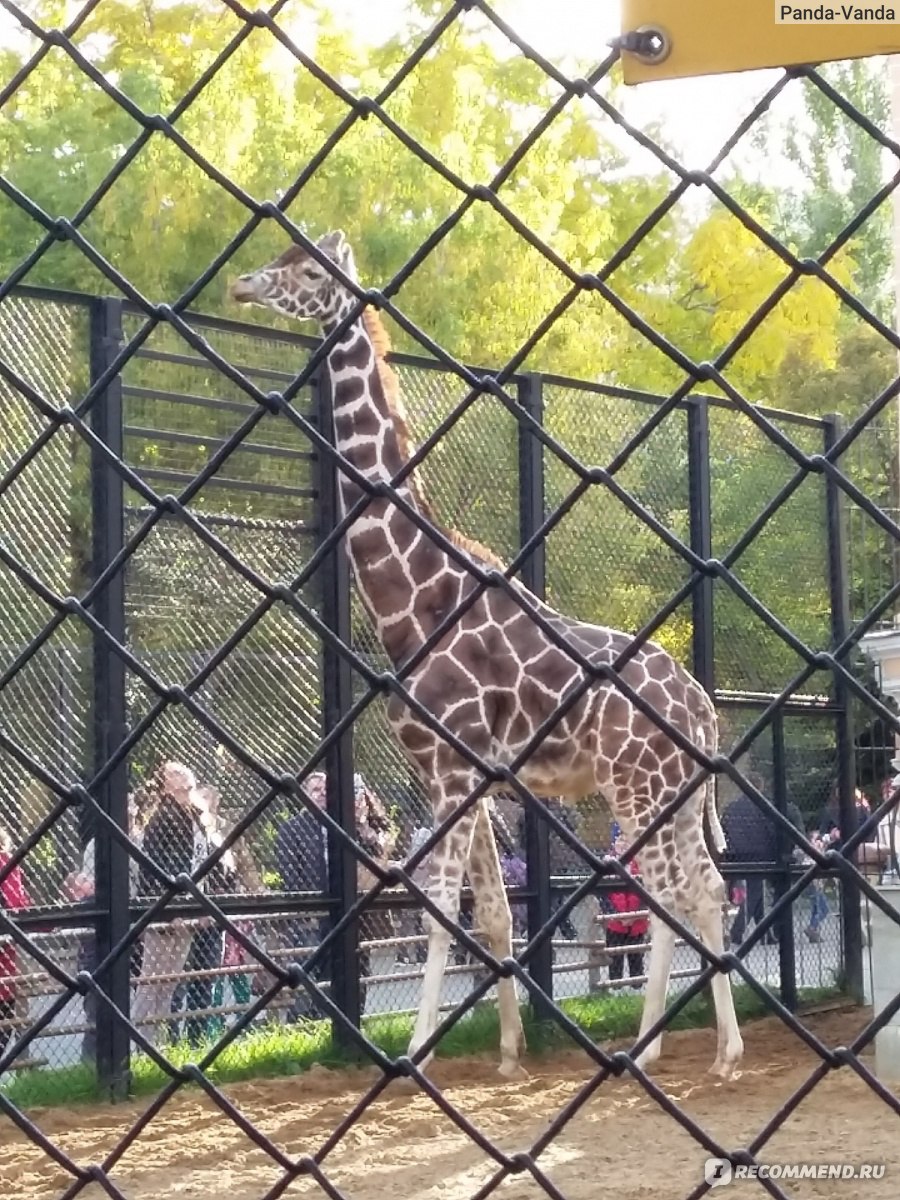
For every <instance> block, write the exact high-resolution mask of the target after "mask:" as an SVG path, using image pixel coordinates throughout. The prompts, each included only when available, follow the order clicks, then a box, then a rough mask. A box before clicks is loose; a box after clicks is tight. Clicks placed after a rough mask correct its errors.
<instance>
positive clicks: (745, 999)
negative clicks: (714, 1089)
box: [2, 986, 840, 1109]
mask: <svg viewBox="0 0 900 1200" xmlns="http://www.w3.org/2000/svg"><path fill="white" fill-rule="evenodd" d="M839 995H840V993H839V991H838V989H837V988H834V987H832V988H805V989H802V990H801V993H800V1004H801V1011H802V1008H803V1007H804V1006H809V1005H814V1004H816V1003H819V1002H821V1001H823V1000H829V999H834V998H835V997H838V996H839ZM734 1001H735V1008H736V1010H737V1015H738V1020H739V1021H740V1023H741V1024H745V1023H746V1022H748V1021H754V1020H759V1019H760V1018H762V1017H765V1016H768V1015H770V1014H771V1009H770V1008H769V1007H768V1005H767V1004H766V1003H765V1001H764V1000H762V999H761V998H760V997H759V996H757V994H756V993H755V992H754V991H752V990H751V989H750V988H748V987H746V986H739V987H736V988H734ZM559 1006H560V1008H561V1009H562V1011H563V1012H564V1013H565V1014H566V1015H567V1016H568V1017H570V1018H571V1019H572V1020H573V1021H574V1022H575V1024H576V1025H578V1026H580V1028H581V1029H583V1030H584V1032H585V1033H586V1034H587V1035H588V1036H589V1037H590V1038H591V1039H592V1040H593V1041H596V1042H608V1041H614V1040H617V1039H620V1038H628V1037H634V1036H635V1035H636V1034H637V1031H638V1026H639V1024H640V1018H641V1009H642V1006H643V997H642V996H637V995H634V996H630V995H619V996H606V995H603V994H598V995H592V996H581V997H575V998H572V999H568V1000H561V1001H560V1002H559ZM522 1019H523V1022H524V1025H525V1037H526V1039H527V1042H528V1048H529V1051H530V1052H531V1053H532V1054H547V1053H550V1052H552V1051H554V1050H559V1049H563V1048H566V1047H571V1046H573V1045H574V1043H573V1041H572V1039H571V1038H570V1037H569V1035H568V1034H567V1033H566V1032H565V1031H564V1030H563V1029H561V1028H560V1026H559V1025H558V1024H557V1023H556V1022H555V1021H552V1020H550V1021H546V1022H540V1021H537V1020H535V1018H534V1016H533V1014H532V1011H531V1009H530V1007H529V1006H528V1005H524V1006H523V1008H522ZM714 1023H715V1017H714V1013H713V1011H712V1006H711V1003H710V1001H709V999H708V997H707V996H706V995H704V994H701V995H699V996H695V997H694V998H693V1000H691V1001H690V1003H688V1004H687V1005H686V1006H685V1007H684V1009H683V1010H682V1011H681V1012H680V1013H679V1014H678V1015H677V1016H676V1017H675V1018H673V1020H672V1021H671V1022H670V1023H669V1026H668V1028H669V1029H700V1028H704V1027H707V1026H711V1025H713V1024H714ZM412 1025H413V1020H412V1017H410V1016H392V1015H385V1016H375V1017H367V1018H366V1019H365V1021H364V1022H363V1029H364V1032H365V1034H366V1036H367V1037H368V1038H369V1040H370V1041H371V1042H373V1043H374V1044H375V1045H376V1046H378V1047H379V1049H381V1050H382V1051H383V1052H384V1053H385V1054H386V1055H388V1056H389V1057H391V1058H396V1057H398V1056H399V1055H401V1054H405V1053H406V1048H407V1045H408V1043H409V1039H410V1035H411V1033H412ZM498 1042H499V1022H498V1018H497V1010H496V1007H495V1005H494V1003H493V1002H492V1001H484V1002H482V1003H481V1004H479V1005H477V1006H476V1007H475V1009H473V1011H472V1012H471V1013H470V1014H468V1015H467V1016H466V1017H465V1018H463V1019H462V1020H461V1021H458V1022H457V1023H456V1024H455V1025H454V1026H453V1028H452V1029H450V1030H449V1031H448V1032H447V1034H445V1036H444V1037H443V1038H442V1040H441V1042H440V1044H439V1046H438V1047H437V1051H436V1054H437V1057H439V1058H458V1057H460V1056H462V1055H475V1054H485V1053H487V1054H496V1052H497V1046H498ZM165 1054H166V1057H167V1058H168V1059H169V1060H170V1061H171V1062H172V1063H173V1064H174V1065H175V1066H179V1067H180V1066H184V1065H186V1064H188V1063H192V1062H196V1061H197V1060H198V1058H200V1057H201V1053H200V1052H198V1051H197V1050H194V1049H192V1048H191V1047H189V1046H188V1045H187V1044H177V1045H174V1046H170V1047H168V1048H167V1049H166V1050H165ZM370 1062H371V1059H369V1058H368V1056H365V1055H361V1054H357V1053H356V1052H355V1051H354V1050H352V1049H347V1048H346V1047H344V1046H342V1045H340V1044H339V1043H337V1042H335V1041H334V1039H333V1038H332V1036H331V1026H330V1024H329V1023H328V1022H327V1021H310V1022H306V1023H304V1024H298V1025H276V1024H271V1025H270V1024H266V1025H262V1026H259V1027H258V1028H255V1029H253V1030H251V1031H249V1032H248V1033H246V1034H244V1035H243V1037H241V1038H240V1039H239V1040H237V1041H235V1042H233V1043H231V1044H230V1045H229V1046H227V1047H226V1048H225V1049H224V1050H222V1052H221V1053H220V1054H219V1055H218V1056H217V1058H216V1060H215V1062H214V1063H213V1064H212V1065H211V1066H210V1067H209V1068H208V1069H207V1071H206V1075H207V1077H208V1078H209V1079H210V1080H211V1081H213V1082H214V1083H217V1084H223V1083H236V1082H238V1081H240V1080H245V1079H264V1078H273V1077H283V1076H287V1075H298V1074H301V1073H302V1072H303V1071H307V1070H309V1068H310V1067H311V1066H313V1065H314V1064H316V1063H318V1064H320V1065H322V1066H325V1067H331V1068H335V1069H337V1068H344V1069H353V1067H355V1066H359V1065H366V1064H368V1063H370ZM169 1078H170V1077H169V1076H168V1075H167V1074H166V1073H165V1072H164V1071H163V1070H161V1069H160V1068H159V1067H157V1066H156V1064H155V1063H154V1062H153V1061H152V1060H151V1059H149V1058H148V1057H147V1056H146V1055H137V1056H135V1059H134V1061H133V1064H132V1085H131V1094H132V1095H133V1096H135V1097H139V1096H145V1095H152V1094H155V1093H157V1092H159V1091H160V1089H161V1088H162V1087H163V1086H164V1085H165V1084H166V1083H167V1082H168V1081H169ZM2 1090H3V1092H4V1094H5V1095H6V1096H7V1097H8V1098H9V1099H10V1100H11V1101H12V1102H13V1103H14V1104H16V1105H17V1106H18V1107H19V1108H21V1109H30V1108H38V1107H53V1106H60V1105H66V1106H69V1105H73V1104H85V1103H89V1102H95V1101H97V1100H100V1099H102V1089H101V1088H100V1087H99V1085H98V1083H97V1078H96V1074H95V1072H94V1071H93V1069H92V1068H90V1067H87V1066H82V1065H79V1066H74V1067H64V1068H60V1069H58V1070H53V1069H32V1070H28V1071H22V1072H20V1073H18V1074H16V1075H14V1076H13V1077H12V1078H11V1079H9V1081H8V1082H6V1083H5V1084H4V1085H3V1088H2Z"/></svg>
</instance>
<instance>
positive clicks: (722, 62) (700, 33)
mask: <svg viewBox="0 0 900 1200" xmlns="http://www.w3.org/2000/svg"><path fill="white" fill-rule="evenodd" d="M621 6H622V34H623V37H625V38H626V41H625V44H624V46H623V48H622V69H623V73H624V77H625V82H626V83H647V82H649V81H650V80H653V79H682V78H685V77H687V76H693V75H717V74H720V73H725V72H730V71H753V70H757V69H758V68H760V67H790V66H799V65H801V64H804V63H820V62H829V61H831V60H833V59H839V58H865V57H867V56H869V55H872V54H897V53H900V0H893V4H881V5H873V4H871V3H870V4H869V5H868V6H863V5H856V4H853V5H843V4H840V3H837V0H828V2H827V3H824V4H823V3H817V2H816V0H812V2H810V0H807V3H806V4H793V5H782V4H779V3H777V0H621ZM629 35H630V36H629ZM631 46H633V47H634V48H633V49H632V48H628V47H631Z"/></svg>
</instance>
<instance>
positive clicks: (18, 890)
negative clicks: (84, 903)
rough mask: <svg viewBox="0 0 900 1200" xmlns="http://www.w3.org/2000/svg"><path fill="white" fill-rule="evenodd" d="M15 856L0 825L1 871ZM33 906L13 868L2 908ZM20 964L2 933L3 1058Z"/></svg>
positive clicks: (0, 887) (2, 889) (1, 893)
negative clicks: (15, 980)
mask: <svg viewBox="0 0 900 1200" xmlns="http://www.w3.org/2000/svg"><path fill="white" fill-rule="evenodd" d="M11 857H12V839H11V838H10V836H9V834H8V833H7V832H6V830H5V829H3V828H2V826H0V871H2V870H3V868H4V867H5V866H6V864H7V863H8V862H9V860H10V858H11ZM30 903H31V900H30V899H29V897H28V892H27V891H26V890H25V882H24V880H23V878H22V868H21V867H13V869H12V870H11V871H10V872H9V874H8V875H6V876H4V879H3V882H2V883H0V908H5V909H15V908H27V907H28V905H29V904H30ZM18 969H19V961H18V955H17V953H16V946H15V942H13V941H12V939H11V938H5V937H3V935H2V933H0V1055H2V1054H3V1052H4V1051H5V1050H6V1047H7V1045H8V1043H9V1042H10V1040H11V1039H12V1036H13V1030H12V1027H11V1026H10V1025H7V1024H6V1022H8V1021H12V1020H14V1019H15V1015H16V985H15V982H14V979H15V976H16V975H17V974H18Z"/></svg>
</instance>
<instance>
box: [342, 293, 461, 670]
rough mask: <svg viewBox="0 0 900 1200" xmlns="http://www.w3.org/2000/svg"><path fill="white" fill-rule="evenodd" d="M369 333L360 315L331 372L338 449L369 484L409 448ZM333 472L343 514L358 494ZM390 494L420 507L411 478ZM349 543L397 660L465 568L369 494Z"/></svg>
mask: <svg viewBox="0 0 900 1200" xmlns="http://www.w3.org/2000/svg"><path fill="white" fill-rule="evenodd" d="M325 332H326V333H327V332H328V330H327V328H326V330H325ZM373 332H374V330H373V327H372V325H371V321H367V320H366V318H365V316H363V317H362V318H360V320H359V321H357V322H355V323H354V324H353V325H351V326H350V328H349V329H348V330H347V332H346V333H345V335H344V337H343V338H342V339H341V340H340V341H339V342H338V343H337V344H336V345H335V346H334V347H333V348H332V350H331V352H330V354H329V356H328V370H329V375H330V379H331V388H332V405H333V409H334V426H335V444H336V446H337V449H338V450H339V451H340V453H341V454H342V455H343V456H344V458H346V459H347V461H348V462H350V463H352V465H353V466H354V467H356V469H357V470H358V471H359V472H360V473H361V474H362V475H364V476H365V477H366V478H367V479H368V480H370V481H371V482H372V483H386V482H388V481H390V480H391V479H392V478H393V477H394V476H395V475H396V474H397V473H398V472H399V471H400V469H401V467H402V466H403V464H404V462H405V460H406V455H405V450H406V447H405V446H401V442H400V439H399V438H398V434H397V429H396V428H395V425H394V420H393V414H392V409H391V405H390V403H389V400H388V396H387V392H386V388H385V383H386V382H387V380H386V377H385V375H384V372H383V370H382V364H383V359H382V358H381V356H380V355H379V353H378V349H379V348H377V347H376V345H375V343H374V341H373ZM338 474H339V490H340V497H341V507H342V509H343V512H344V513H346V512H347V511H348V510H349V509H351V508H352V507H353V506H354V505H355V504H356V503H357V501H358V500H359V499H360V498H361V496H362V494H363V491H362V488H360V487H359V485H358V484H356V483H355V482H354V481H353V480H351V479H349V478H348V477H347V475H346V474H345V473H344V472H342V471H339V472H338ZM395 491H396V492H397V494H398V495H399V496H401V497H402V498H403V499H404V500H405V501H406V502H407V504H409V505H410V506H411V507H413V508H415V509H416V510H417V511H421V507H420V504H419V502H418V501H419V495H418V489H417V487H416V485H415V484H414V483H412V484H411V483H410V481H409V479H408V478H407V480H404V481H403V483H401V484H399V485H397V487H396V488H395ZM423 515H425V514H423ZM428 515H429V517H430V514H428ZM347 548H348V551H349V553H350V561H351V564H352V567H353V573H354V576H355V579H356V584H357V587H358V589H359V592H360V595H361V597H362V600H363V603H364V605H365V607H366V609H367V611H368V613H369V616H370V617H371V619H372V620H373V622H374V623H375V627H376V630H377V632H378V635H379V638H380V640H381V642H382V644H383V645H384V648H385V650H386V651H387V653H388V656H389V657H390V658H391V660H392V662H394V664H395V665H396V664H398V663H399V662H401V661H402V660H403V659H404V658H406V657H408V655H409V654H410V653H411V652H412V651H413V650H414V649H415V648H416V646H417V645H420V644H421V642H422V641H424V639H425V638H427V637H428V635H429V633H430V632H431V631H432V630H433V628H434V627H435V625H436V624H437V622H438V621H439V620H440V619H441V617H442V616H443V615H444V611H446V610H447V609H449V604H450V603H451V602H452V598H453V596H452V595H451V593H452V594H454V595H455V594H458V592H459V585H460V583H461V581H462V579H463V577H464V575H465V574H466V573H465V572H464V571H462V569H461V568H460V567H459V566H457V565H456V564H455V563H453V562H451V560H450V558H449V556H448V555H447V554H445V553H444V551H443V550H441V549H440V548H439V547H438V546H437V545H436V544H435V543H434V541H433V540H432V539H431V538H430V537H429V536H428V535H427V534H426V533H424V532H423V531H422V530H421V529H420V527H419V526H418V525H417V524H416V522H415V521H413V520H411V519H410V518H409V517H408V516H407V515H406V514H405V513H404V512H402V511H401V510H400V509H399V508H398V507H397V505H396V504H394V502H393V501H392V500H390V499H386V498H381V497H375V498H373V499H370V501H369V503H368V505H367V507H366V509H365V511H364V512H363V514H362V515H361V516H360V517H358V518H357V519H356V521H354V523H353V525H352V526H351V527H350V529H349V531H348V533H347Z"/></svg>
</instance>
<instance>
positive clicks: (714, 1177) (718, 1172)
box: [703, 1158, 731, 1188]
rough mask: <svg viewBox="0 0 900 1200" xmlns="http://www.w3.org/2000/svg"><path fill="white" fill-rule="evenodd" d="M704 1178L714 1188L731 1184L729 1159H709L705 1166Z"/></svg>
mask: <svg viewBox="0 0 900 1200" xmlns="http://www.w3.org/2000/svg"><path fill="white" fill-rule="evenodd" d="M703 1178H704V1179H705V1180H706V1182H707V1183H708V1184H709V1186H710V1187H714V1188H716V1187H721V1186H722V1185H723V1184H725V1183H731V1163H730V1162H729V1161H728V1159H727V1158H708V1159H707V1160H706V1162H705V1163H704V1165H703Z"/></svg>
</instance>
